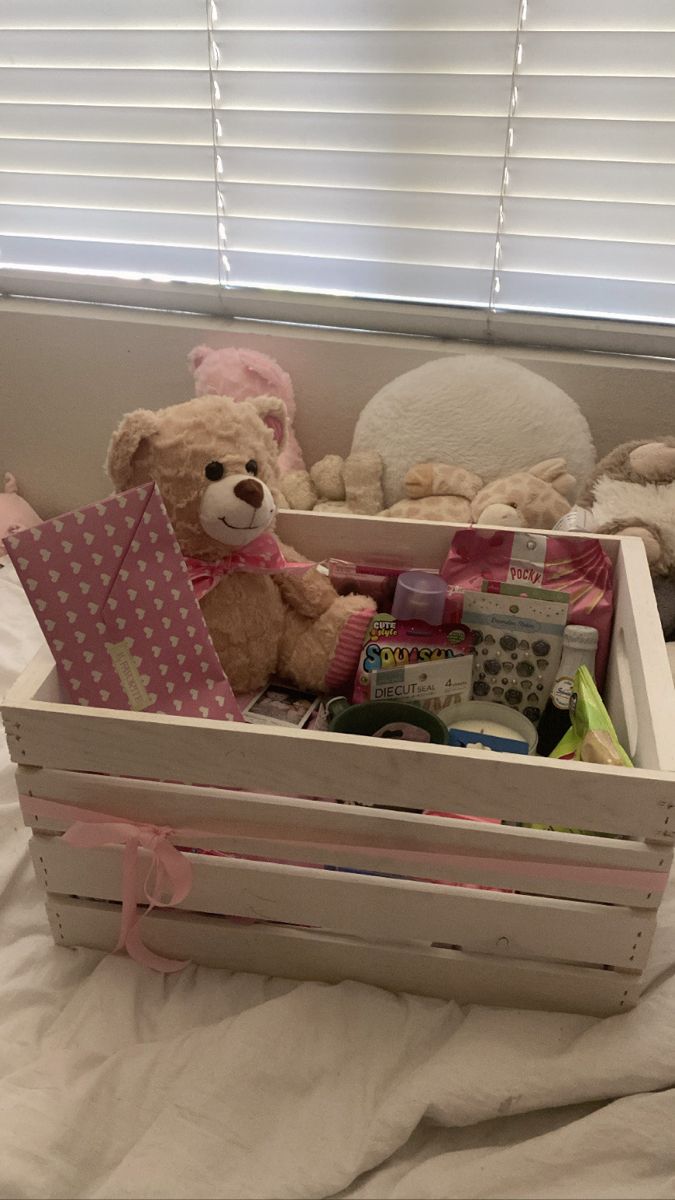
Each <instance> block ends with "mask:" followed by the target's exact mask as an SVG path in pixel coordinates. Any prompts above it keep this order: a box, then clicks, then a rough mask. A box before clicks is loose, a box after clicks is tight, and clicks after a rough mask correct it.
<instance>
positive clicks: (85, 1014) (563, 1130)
mask: <svg viewBox="0 0 675 1200" xmlns="http://www.w3.org/2000/svg"><path fill="white" fill-rule="evenodd" d="M39 636H40V635H39V633H38V631H37V627H36V625H35V623H34V621H33V619H32V616H31V614H30V612H29V610H28V609H27V605H26V604H25V601H24V599H23V596H22V593H21V592H20V590H19V589H18V586H17V584H16V580H15V578H14V577H13V571H12V569H11V567H7V566H5V567H4V568H3V569H1V570H0V691H1V690H3V689H4V687H5V686H6V685H7V683H8V682H9V679H10V677H11V676H13V675H14V674H16V673H17V672H18V670H19V669H20V668H21V667H22V666H23V665H24V663H25V662H26V661H27V660H28V659H29V658H30V657H31V656H32V653H33V652H34V650H35V648H36V646H37V644H38V641H39ZM2 755H3V757H2V766H1V768H0V886H1V888H2V906H1V909H0V912H1V922H2V937H1V945H0V1078H1V1079H2V1083H1V1084H0V1196H2V1197H8V1198H9V1197H11V1198H18V1197H31V1198H37V1197H68V1198H71V1197H72V1198H74V1197H164V1198H167V1197H169V1198H170V1197H195V1198H196V1197H200V1198H211V1197H263V1198H275V1200H276V1198H282V1197H284V1198H285V1197H328V1196H333V1195H336V1194H339V1195H340V1196H344V1197H364V1198H365V1197H378V1198H384V1197H412V1196H415V1197H417V1196H419V1197H439V1198H440V1197H443V1198H445V1197H448V1198H449V1197H457V1198H462V1200H468V1198H473V1197H494V1198H508V1197H514V1198H518V1200H528V1198H529V1197H533V1198H537V1200H544V1198H548V1197H551V1198H555V1200H561V1198H564V1197H587V1196H590V1197H599V1198H603V1200H604V1198H609V1197H650V1198H651V1197H654V1198H660V1197H673V1196H675V928H674V927H675V893H674V892H673V891H672V889H671V891H670V892H669V894H668V896H667V899H666V902H665V903H664V905H663V907H662V909H661V923H660V928H659V932H658V934H657V937H656V942H655V946H654V950H653V954H652V961H651V966H650V969H649V973H648V986H647V988H646V993H645V996H644V998H643V1000H642V1002H641V1004H640V1006H639V1007H638V1008H637V1009H636V1010H634V1011H633V1012H631V1013H628V1014H626V1015H624V1016H620V1017H614V1018H610V1019H608V1020H605V1021H597V1020H594V1019H590V1018H588V1017H577V1016H567V1015H554V1014H543V1013H541V1014H540V1013H525V1012H508V1011H500V1010H490V1009H485V1008H473V1009H469V1010H468V1011H464V1012H463V1011H461V1010H460V1009H458V1008H457V1007H456V1006H455V1005H453V1004H445V1003H442V1002H438V1001H433V1000H423V999H418V998H413V997H409V996H393V995H389V994H388V993H386V992H382V991H378V990H377V989H375V988H370V987H364V986H361V985H358V984H353V983H345V984H341V985H339V986H327V985H322V984H309V983H308V984H291V983H287V982H284V981H280V980H269V979H262V978H258V977H255V976H250V975H229V974H228V973H227V972H225V971H212V970H208V969H206V968H198V967H187V968H186V969H185V971H183V972H182V973H181V974H178V975H175V976H169V977H161V976H158V975H154V974H152V973H150V972H147V971H145V970H142V969H141V968H139V967H137V966H136V965H135V964H133V963H132V962H130V961H128V960H127V959H125V958H109V957H108V958H106V957H102V956H101V955H99V954H96V953H93V952H91V951H83V950H72V951H71V950H60V949H56V948H55V947H54V946H53V944H52V942H51V938H50V936H49V933H48V929H47V924H46V919H45V916H44V911H43V906H42V896H41V893H40V891H39V889H38V887H37V885H36V883H35V882H34V880H33V873H32V868H31V866H30V862H29V857H28V853H27V849H26V847H27V833H26V831H25V830H24V828H23V826H22V825H21V819H20V814H19V810H18V806H17V804H16V801H15V796H14V790H13V780H12V771H11V767H10V766H9V763H8V761H7V756H6V750H5V747H4V743H3V746H2Z"/></svg>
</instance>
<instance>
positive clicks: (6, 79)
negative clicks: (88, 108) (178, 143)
mask: <svg viewBox="0 0 675 1200" xmlns="http://www.w3.org/2000/svg"><path fill="white" fill-rule="evenodd" d="M45 95H48V97H49V102H50V104H92V102H94V101H95V102H96V104H97V105H101V106H104V105H106V104H111V105H112V104H122V105H129V106H131V107H134V106H135V105H143V106H144V107H146V106H147V107H148V108H207V109H209V110H210V108H211V96H210V92H209V79H208V75H207V73H206V72H205V71H170V70H166V71H142V70H138V71H128V70H123V69H117V70H113V71H90V70H87V68H86V67H75V68H72V69H68V68H66V69H64V70H61V69H60V68H59V67H50V68H49V75H48V77H46V74H45V69H44V68H43V67H0V101H5V102H9V103H14V104H18V103H23V104H44V103H45ZM0 117H1V113H0Z"/></svg>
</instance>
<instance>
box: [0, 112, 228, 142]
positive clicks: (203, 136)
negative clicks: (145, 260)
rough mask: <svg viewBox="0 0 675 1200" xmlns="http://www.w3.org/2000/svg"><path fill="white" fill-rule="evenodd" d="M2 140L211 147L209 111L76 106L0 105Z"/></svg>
mask: <svg viewBox="0 0 675 1200" xmlns="http://www.w3.org/2000/svg"><path fill="white" fill-rule="evenodd" d="M0 122H1V128H2V136H3V137H5V138H18V139H21V138H28V139H30V138H44V136H45V134H48V135H49V138H50V140H52V141H60V140H64V141H79V140H80V139H81V140H82V141H84V142H87V141H89V142H92V141H95V142H127V143H131V142H169V143H171V144H174V145H175V144H181V143H184V144H185V145H188V146H200V145H201V146H209V147H210V146H211V145H212V140H213V139H212V128H211V111H210V109H208V110H207V109H204V110H200V109H196V108H194V109H180V108H119V107H111V108H99V107H97V106H93V105H79V104H50V105H46V104H3V105H0Z"/></svg>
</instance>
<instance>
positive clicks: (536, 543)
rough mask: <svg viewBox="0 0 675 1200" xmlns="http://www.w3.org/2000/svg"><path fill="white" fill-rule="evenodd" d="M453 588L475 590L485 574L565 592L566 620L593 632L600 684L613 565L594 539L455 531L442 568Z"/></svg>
mask: <svg viewBox="0 0 675 1200" xmlns="http://www.w3.org/2000/svg"><path fill="white" fill-rule="evenodd" d="M441 575H442V577H443V579H445V581H446V583H447V584H448V592H449V595H448V606H447V608H446V619H447V614H448V611H453V595H452V594H453V592H456V593H463V592H464V591H467V590H471V591H480V588H481V585H482V583H483V580H484V579H489V580H498V581H499V582H500V583H513V584H518V583H523V584H526V585H527V586H529V587H545V588H552V589H554V590H555V591H558V592H566V593H567V595H568V596H569V611H568V616H567V620H568V622H569V624H571V625H592V626H593V628H595V629H597V631H598V652H597V658H596V667H595V671H596V679H597V682H598V686H599V687H602V683H603V681H604V677H605V670H606V667H607V656H608V653H609V641H610V636H611V631H612V613H613V607H614V603H613V572H612V564H611V562H610V560H609V558H608V557H607V555H606V554H605V552H604V550H603V549H602V546H601V545H600V542H599V541H598V540H597V539H596V538H590V537H589V538H565V537H556V536H555V534H551V533H549V534H545V533H531V532H526V531H523V532H520V531H518V532H514V531H513V530H498V531H497V530H492V529H477V528H472V529H461V530H458V531H457V533H455V535H454V537H453V539H452V543H451V546H450V550H449V552H448V557H447V558H446V560H445V563H444V564H443V567H442V568H441Z"/></svg>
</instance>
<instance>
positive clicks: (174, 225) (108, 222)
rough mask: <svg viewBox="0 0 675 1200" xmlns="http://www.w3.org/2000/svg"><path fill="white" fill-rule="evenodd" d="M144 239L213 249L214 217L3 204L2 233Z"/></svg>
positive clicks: (0, 208) (93, 239)
mask: <svg viewBox="0 0 675 1200" xmlns="http://www.w3.org/2000/svg"><path fill="white" fill-rule="evenodd" d="M3 235H8V236H28V235H31V236H33V237H43V238H66V239H78V240H79V239H84V240H86V241H90V242H98V241H101V242H103V241H109V242H129V243H133V242H145V243H147V244H148V245H156V246H160V247H161V246H167V247H170V248H173V247H175V246H185V247H188V246H194V247H195V248H196V249H200V250H201V249H203V250H207V249H211V250H212V249H213V247H214V245H215V235H214V219H213V217H212V216H211V215H209V216H196V215H190V214H188V213H158V212H140V211H138V210H136V211H133V210H132V211H126V212H124V211H121V210H115V209H98V208H91V209H88V208H57V207H51V206H48V205H41V204H33V205H15V204H2V203H0V236H3Z"/></svg>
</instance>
